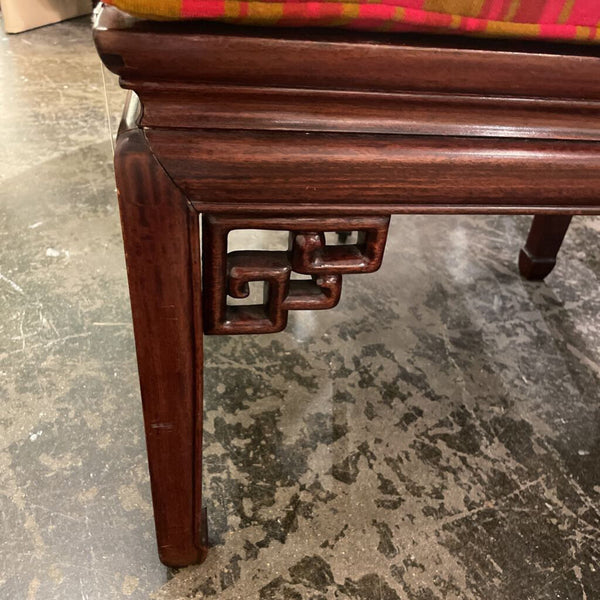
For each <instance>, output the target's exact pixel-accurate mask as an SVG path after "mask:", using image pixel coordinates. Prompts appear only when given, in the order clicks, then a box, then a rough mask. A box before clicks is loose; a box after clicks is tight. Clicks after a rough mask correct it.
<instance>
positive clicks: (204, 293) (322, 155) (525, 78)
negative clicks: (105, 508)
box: [94, 7, 600, 566]
mask: <svg viewBox="0 0 600 600" xmlns="http://www.w3.org/2000/svg"><path fill="white" fill-rule="evenodd" d="M94 37H95V42H96V45H97V48H98V51H99V54H100V56H101V58H102V60H103V62H104V64H105V65H106V66H107V67H108V68H109V69H111V70H112V71H114V72H115V73H117V74H118V75H119V76H120V82H121V85H122V86H123V87H125V88H128V89H130V90H133V91H134V92H135V94H136V95H135V96H134V95H130V97H129V100H128V103H127V106H126V109H125V113H124V118H123V122H122V124H121V127H120V130H119V134H118V139H117V144H116V155H115V171H116V179H117V189H118V195H119V205H120V211H121V218H122V226H123V237H124V245H125V253H126V258H127V271H128V278H129V286H130V295H131V304H132V311H133V321H134V332H135V340H136V348H137V358H138V364H139V375H140V383H141V392H142V401H143V410H144V420H145V430H146V440H147V448H148V459H149V465H150V477H151V485H152V495H153V503H154V514H155V522H156V532H157V539H158V548H159V554H160V558H161V560H162V561H163V562H164V563H165V564H167V565H171V566H182V565H188V564H191V563H196V562H200V561H201V560H202V559H203V558H204V556H205V553H206V548H207V542H206V526H205V518H204V516H203V511H202V500H201V498H202V410H203V409H202V366H203V353H202V342H203V335H204V334H237V333H263V332H276V331H280V330H281V329H283V328H284V327H285V325H286V320H287V313H288V311H289V310H296V309H324V308H330V307H333V306H335V304H336V303H337V302H338V300H339V298H340V294H341V282H342V277H343V275H345V274H351V273H368V272H372V271H374V270H376V269H377V268H378V267H379V265H380V264H381V259H382V256H383V251H384V247H385V241H386V235H387V230H388V223H389V218H390V215H391V214H399V213H427V214H432V213H499V214H533V215H535V216H534V220H533V225H532V228H531V232H530V234H529V237H528V239H527V242H526V245H525V247H524V249H523V250H522V251H521V254H520V257H519V268H520V271H521V273H522V274H523V275H524V276H525V277H526V278H528V279H543V278H544V277H545V276H546V275H547V274H548V273H549V272H550V271H551V270H552V268H553V266H554V264H555V262H556V255H557V252H558V250H559V248H560V245H561V243H562V240H563V238H564V235H565V233H566V231H567V228H568V226H569V222H570V220H571V217H572V215H575V214H580V215H585V214H587V215H591V214H600V191H599V190H600V59H599V58H598V55H599V54H600V52H599V50H598V49H597V48H596V47H593V46H576V45H570V46H569V45H552V44H541V43H519V42H514V41H512V42H511V41H489V40H488V41H486V40H476V39H467V38H454V37H443V36H437V37H427V36H415V35H395V36H390V35H385V34H367V33H356V32H344V31H335V30H331V31H328V30H318V31H315V30H294V31H289V30H273V29H260V28H250V29H249V28H242V27H229V26H225V25H214V24H213V25H211V24H203V23H152V22H148V21H140V20H136V19H133V18H131V17H128V16H127V15H125V14H123V13H122V12H119V11H118V10H116V9H113V8H106V7H105V8H104V9H102V10H101V11H99V13H98V14H97V16H96V22H95V26H94ZM200 215H203V219H202V229H203V234H202V246H203V247H202V248H201V247H200V246H201V242H200V230H199V221H200V219H199V217H200ZM247 228H254V229H282V230H285V231H289V232H290V243H289V248H288V250H287V251H281V252H267V251H242V252H235V253H228V251H227V235H228V233H229V232H230V231H232V230H234V229H247ZM332 231H333V232H347V231H357V232H358V242H357V243H355V244H351V245H343V246H329V245H328V244H327V243H326V241H325V236H324V233H325V232H332ZM201 257H203V259H202V258H201ZM202 261H203V264H202ZM292 272H297V273H304V274H306V275H309V276H310V278H309V279H306V280H303V281H295V280H292V279H291V274H292ZM252 281H263V282H265V299H264V303H263V304H258V305H255V306H235V307H231V306H228V304H227V296H228V295H229V296H233V297H238V298H239V297H244V296H245V295H247V293H248V284H249V283H250V282H252Z"/></svg>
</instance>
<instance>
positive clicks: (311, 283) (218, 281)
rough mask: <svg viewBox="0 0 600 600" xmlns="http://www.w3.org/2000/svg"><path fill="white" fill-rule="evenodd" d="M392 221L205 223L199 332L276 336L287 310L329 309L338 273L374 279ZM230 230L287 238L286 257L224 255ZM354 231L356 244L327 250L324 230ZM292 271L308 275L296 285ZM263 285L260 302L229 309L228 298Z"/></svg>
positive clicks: (211, 218) (226, 219) (238, 219)
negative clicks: (278, 234) (255, 284)
mask: <svg viewBox="0 0 600 600" xmlns="http://www.w3.org/2000/svg"><path fill="white" fill-rule="evenodd" d="M389 221H390V218H389V216H384V217H297V218H289V217H288V218H279V217H262V218H253V217H244V216H229V215H205V216H204V217H203V226H202V231H203V234H202V238H203V273H204V275H203V285H204V291H203V297H204V331H205V333H207V334H234V333H275V332H277V331H281V330H283V329H285V326H286V324H287V313H288V311H289V310H320V309H325V308H333V307H334V306H335V305H336V304H337V303H338V301H339V299H340V295H341V292H342V275H343V274H350V273H372V272H373V271H376V270H377V269H378V268H379V267H380V266H381V260H382V258H383V251H384V248H385V241H386V238H387V231H388V225H389ZM234 229H270V230H283V231H289V232H290V238H289V246H288V250H287V251H279V252H278V251H267V250H248V251H240V252H231V253H228V252H227V237H228V235H229V232H230V231H233V230H234ZM326 231H330V232H340V231H344V232H347V231H357V232H358V241H357V243H356V244H350V245H341V246H328V245H327V244H326V243H325V232H326ZM292 272H296V273H301V274H305V275H310V276H311V279H310V280H293V279H291V275H292ZM252 281H262V282H264V301H263V303H262V304H255V305H249V306H228V305H227V296H228V295H229V296H231V297H233V298H246V297H247V296H248V294H249V283H250V282H252Z"/></svg>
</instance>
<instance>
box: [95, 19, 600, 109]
mask: <svg viewBox="0 0 600 600" xmlns="http://www.w3.org/2000/svg"><path fill="white" fill-rule="evenodd" d="M94 35H95V40H96V45H97V47H98V50H99V52H100V55H101V56H107V57H109V58H108V59H107V60H106V61H105V62H106V63H107V66H109V68H111V69H112V70H113V71H114V72H116V73H118V74H119V75H120V76H121V77H122V78H123V81H124V82H125V84H126V85H128V86H132V87H134V86H135V85H136V82H139V81H140V80H143V81H177V82H186V81H187V82H189V81H194V82H200V83H215V84H231V85H249V86H266V87H278V88H281V87H288V88H310V89H329V90H331V89H340V90H362V91H395V92H398V91H421V92H424V91H427V92H444V93H450V92H454V93H469V94H484V95H500V96H511V95H512V96H527V97H547V98H572V99H583V98H585V99H595V100H600V77H599V73H600V60H599V58H598V56H599V55H600V49H598V48H597V47H594V46H585V45H583V46H582V45H574V44H559V45H553V44H547V43H546V44H545V43H537V42H535V43H519V42H516V41H514V40H510V41H494V40H484V39H481V40H475V39H467V38H464V37H462V38H461V37H452V36H447V37H445V36H423V35H418V36H415V35H402V34H392V35H390V34H376V33H363V32H353V31H342V30H337V31H336V30H327V29H320V30H311V29H297V30H286V29H281V28H274V29H273V28H271V29H270V28H266V27H256V28H248V27H239V26H226V25H217V24H209V23H202V22H187V23H170V24H164V23H152V22H148V21H139V20H135V19H131V18H128V17H126V16H124V15H123V13H120V11H118V10H116V9H113V8H108V9H105V10H104V11H103V12H102V13H101V14H100V17H99V19H98V21H97V23H96V27H95V33H94ZM110 57H113V58H110ZM114 57H118V58H114ZM274 57H277V58H276V60H274ZM307 67H309V68H307Z"/></svg>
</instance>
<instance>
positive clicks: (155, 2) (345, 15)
mask: <svg viewBox="0 0 600 600" xmlns="http://www.w3.org/2000/svg"><path fill="white" fill-rule="evenodd" d="M106 1H107V3H108V4H113V5H115V6H117V7H119V8H121V9H122V10H124V11H126V12H129V13H131V14H134V15H137V16H142V17H145V18H150V19H210V20H217V21H226V22H230V23H238V24H244V25H279V26H292V27H300V26H302V27H306V26H329V27H346V28H353V29H365V30H374V31H381V30H383V31H421V32H422V31H426V32H443V33H451V32H453V33H467V34H474V35H486V36H492V37H520V38H543V39H554V40H577V41H588V42H600V0H106Z"/></svg>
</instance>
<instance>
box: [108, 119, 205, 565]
mask: <svg viewBox="0 0 600 600" xmlns="http://www.w3.org/2000/svg"><path fill="white" fill-rule="evenodd" d="M115 171H116V179H117V189H118V195H119V207H120V212H121V222H122V228H123V239H124V245H125V254H126V260H127V274H128V279H129V290H130V297H131V308H132V314H133V325H134V333H135V342H136V350H137V359H138V367H139V376H140V385H141V393H142V403H143V409H144V425H145V431H146V445H147V448H148V462H149V468H150V482H151V487H152V501H153V505H154V520H155V525H156V535H157V541H158V551H159V556H160V559H161V561H162V562H163V563H165V564H166V565H168V566H172V567H180V566H184V565H189V564H191V563H196V562H200V561H202V559H203V558H204V556H205V551H206V541H205V537H206V534H205V523H204V522H203V521H204V519H203V514H202V507H201V476H202V465H201V456H202V454H201V453H202V327H201V313H200V309H201V300H200V264H199V263H200V248H199V231H198V220H199V219H198V214H197V213H196V211H194V210H193V209H192V207H191V206H190V204H189V203H188V201H187V199H186V198H185V197H184V196H183V195H182V193H181V192H180V191H179V189H178V188H177V187H176V186H175V185H174V184H173V182H172V181H171V179H170V178H169V177H168V175H167V174H166V173H165V172H164V170H163V169H162V167H161V165H160V164H159V162H158V161H157V160H156V158H155V157H154V155H153V154H152V152H151V151H150V149H149V148H148V146H147V143H146V140H145V137H144V134H143V132H142V130H141V129H139V128H137V127H136V126H135V125H133V126H131V127H129V128H128V126H127V124H126V123H124V124H123V125H122V127H121V131H120V132H119V137H118V139H117V147H116V153H115Z"/></svg>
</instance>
